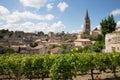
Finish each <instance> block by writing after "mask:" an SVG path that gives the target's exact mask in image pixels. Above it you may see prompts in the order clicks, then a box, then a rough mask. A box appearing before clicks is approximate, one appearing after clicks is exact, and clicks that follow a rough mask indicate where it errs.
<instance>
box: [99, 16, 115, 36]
mask: <svg viewBox="0 0 120 80" xmlns="http://www.w3.org/2000/svg"><path fill="white" fill-rule="evenodd" d="M100 25H101V33H102V34H103V35H104V36H105V34H107V33H111V32H113V31H115V28H116V22H115V20H114V17H113V15H110V16H108V18H107V19H106V18H105V19H103V20H102V21H101V22H100Z"/></svg>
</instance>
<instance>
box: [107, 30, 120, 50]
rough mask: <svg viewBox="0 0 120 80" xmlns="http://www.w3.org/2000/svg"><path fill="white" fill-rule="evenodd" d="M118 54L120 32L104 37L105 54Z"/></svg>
mask: <svg viewBox="0 0 120 80" xmlns="http://www.w3.org/2000/svg"><path fill="white" fill-rule="evenodd" d="M112 51H116V52H120V32H113V33H109V34H106V36H105V52H112Z"/></svg>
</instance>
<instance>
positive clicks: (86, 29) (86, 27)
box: [83, 10, 90, 36]
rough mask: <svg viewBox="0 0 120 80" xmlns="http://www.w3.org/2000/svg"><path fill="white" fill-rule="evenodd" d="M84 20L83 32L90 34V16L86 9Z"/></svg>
mask: <svg viewBox="0 0 120 80" xmlns="http://www.w3.org/2000/svg"><path fill="white" fill-rule="evenodd" d="M84 20H85V21H84V27H83V33H84V34H86V35H88V36H89V35H90V18H89V15H88V10H87V11H86V16H85V19H84Z"/></svg>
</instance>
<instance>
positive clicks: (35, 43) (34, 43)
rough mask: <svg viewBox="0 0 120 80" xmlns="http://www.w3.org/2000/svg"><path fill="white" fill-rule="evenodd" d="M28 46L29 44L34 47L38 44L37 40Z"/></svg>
mask: <svg viewBox="0 0 120 80" xmlns="http://www.w3.org/2000/svg"><path fill="white" fill-rule="evenodd" d="M30 46H31V47H36V46H38V43H37V42H32V43H31V44H30Z"/></svg>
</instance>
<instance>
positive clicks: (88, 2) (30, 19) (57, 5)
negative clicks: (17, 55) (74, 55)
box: [0, 0, 120, 33]
mask: <svg viewBox="0 0 120 80" xmlns="http://www.w3.org/2000/svg"><path fill="white" fill-rule="evenodd" d="M87 9H88V13H89V16H90V19H91V29H94V28H95V27H99V24H100V21H101V20H102V19H103V18H105V17H108V15H110V14H113V15H114V18H115V21H116V23H117V24H118V25H120V0H0V29H9V30H13V31H16V30H17V31H25V32H36V31H37V32H38V31H44V32H45V33H47V32H49V31H53V32H60V31H65V32H79V31H81V30H82V27H83V26H82V25H83V23H84V17H85V14H86V10H87Z"/></svg>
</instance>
